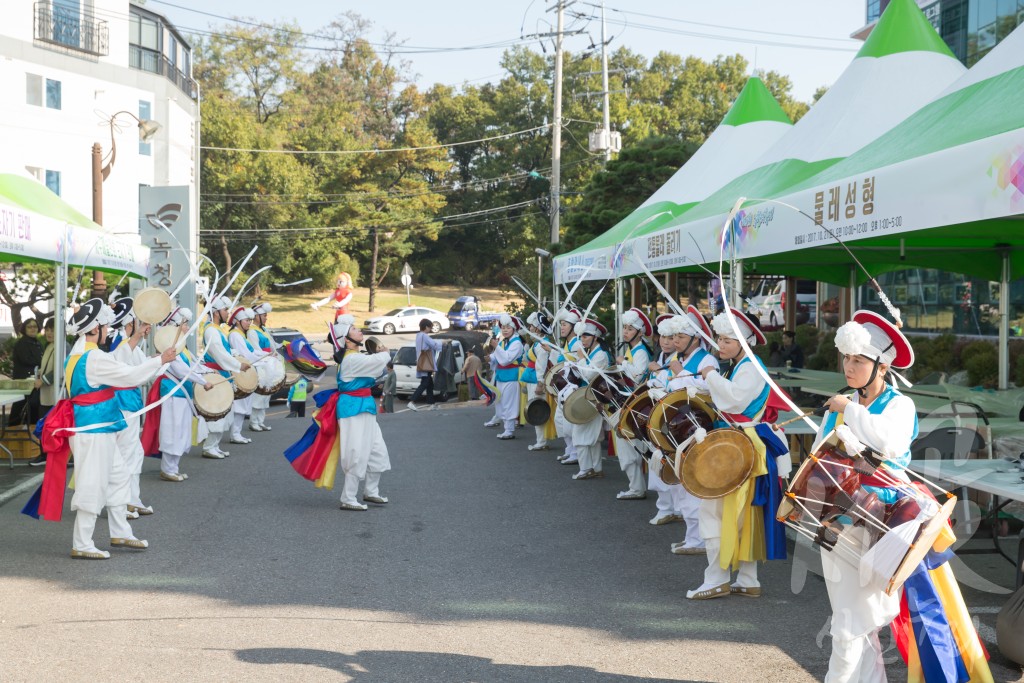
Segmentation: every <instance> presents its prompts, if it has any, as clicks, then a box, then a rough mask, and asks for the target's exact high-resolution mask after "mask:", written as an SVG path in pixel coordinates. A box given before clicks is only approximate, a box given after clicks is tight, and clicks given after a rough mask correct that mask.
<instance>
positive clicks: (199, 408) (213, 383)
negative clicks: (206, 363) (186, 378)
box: [193, 373, 235, 422]
mask: <svg viewBox="0 0 1024 683" xmlns="http://www.w3.org/2000/svg"><path fill="white" fill-rule="evenodd" d="M203 379H205V380H206V383H207V384H209V385H210V389H209V390H207V389H206V387H203V386H202V385H200V384H196V385H195V387H194V392H193V393H194V403H195V406H196V412H197V413H199V414H200V415H202V416H203V417H204V418H205V419H206V420H208V421H210V422H215V421H217V420H219V419H221V418H222V417H224V416H225V415H227V414H228V413H230V412H231V402H232V401H233V400H234V399H235V392H234V391H233V390H232V388H231V383H230V382H228V381H227V379H226V378H224V377H221V376H220V375H216V374H213V373H209V374H206V375H203Z"/></svg>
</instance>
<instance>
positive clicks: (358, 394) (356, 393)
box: [338, 387, 373, 398]
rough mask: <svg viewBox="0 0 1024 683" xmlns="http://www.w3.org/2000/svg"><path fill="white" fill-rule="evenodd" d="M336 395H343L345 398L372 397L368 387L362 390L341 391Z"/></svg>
mask: <svg viewBox="0 0 1024 683" xmlns="http://www.w3.org/2000/svg"><path fill="white" fill-rule="evenodd" d="M338 393H341V394H345V395H346V396H355V397H356V398H368V397H370V396H373V394H372V393H371V392H370V387H364V388H362V389H353V390H352V391H341V392H338Z"/></svg>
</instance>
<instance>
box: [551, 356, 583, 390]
mask: <svg viewBox="0 0 1024 683" xmlns="http://www.w3.org/2000/svg"><path fill="white" fill-rule="evenodd" d="M570 381H571V383H572V384H575V385H577V386H579V385H580V384H583V376H582V375H580V372H579V370H577V369H576V368H575V366H570V368H569V379H566V377H565V363H564V362H562V363H556V364H555V365H553V366H551V368H549V369H548V371H547V372H546V373H544V386H545V387H547V390H548V393H549V394H551V395H552V396H558V393H559V392H560V391H562V389H564V388H566V387H567V386H569V384H570Z"/></svg>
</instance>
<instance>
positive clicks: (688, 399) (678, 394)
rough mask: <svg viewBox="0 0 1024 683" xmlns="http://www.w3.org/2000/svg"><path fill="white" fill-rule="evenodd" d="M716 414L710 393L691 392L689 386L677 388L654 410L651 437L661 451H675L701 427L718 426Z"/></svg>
mask: <svg viewBox="0 0 1024 683" xmlns="http://www.w3.org/2000/svg"><path fill="white" fill-rule="evenodd" d="M715 417H716V415H715V411H714V409H713V408H712V407H711V397H710V396H707V395H704V396H701V395H699V394H690V393H689V392H688V391H687V390H686V389H680V390H679V391H673V392H671V393H670V394H668V395H667V396H665V398H663V399H661V400H660V401H658V403H657V404H656V405H655V406H654V408H653V409H652V410H651V418H650V421H649V422H648V424H647V437H648V440H649V441H650V442H651V443H652V444H654V445H655V446H656V447H657V448H658V449H659V450H662V451H664V452H666V453H675V451H676V448H678V447H679V444H681V443H683V442H684V441H686V440H687V439H689V438H690V437H691V436H692V435H693V433H694V432H696V431H697V429H698V428H703V429H704V430H705V431H707V432H710V431H711V430H712V429H714V422H715Z"/></svg>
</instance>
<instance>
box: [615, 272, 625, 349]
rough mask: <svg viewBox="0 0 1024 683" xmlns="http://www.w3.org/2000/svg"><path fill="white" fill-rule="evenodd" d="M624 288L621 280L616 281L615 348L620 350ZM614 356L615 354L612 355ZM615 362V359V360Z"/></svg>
mask: <svg viewBox="0 0 1024 683" xmlns="http://www.w3.org/2000/svg"><path fill="white" fill-rule="evenodd" d="M624 289H625V288H624V287H623V282H622V279H621V278H616V279H615V348H616V349H618V348H619V344H621V343H622V314H623V313H624V312H625V311H624V310H623V308H622V306H623V303H622V302H623V300H624V298H625V297H624V296H623V294H624ZM612 355H614V354H612ZM613 360H614V359H613Z"/></svg>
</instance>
